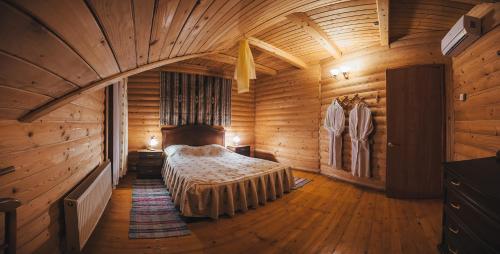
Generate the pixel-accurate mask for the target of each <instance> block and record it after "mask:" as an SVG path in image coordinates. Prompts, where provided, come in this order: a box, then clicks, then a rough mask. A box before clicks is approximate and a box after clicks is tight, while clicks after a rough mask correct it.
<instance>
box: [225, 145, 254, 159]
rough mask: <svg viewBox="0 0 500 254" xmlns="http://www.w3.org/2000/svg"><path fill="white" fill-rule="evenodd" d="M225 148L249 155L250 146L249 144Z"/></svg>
mask: <svg viewBox="0 0 500 254" xmlns="http://www.w3.org/2000/svg"><path fill="white" fill-rule="evenodd" d="M227 149H229V150H231V151H233V152H235V153H238V154H241V155H245V156H248V157H250V146H249V145H239V146H227Z"/></svg>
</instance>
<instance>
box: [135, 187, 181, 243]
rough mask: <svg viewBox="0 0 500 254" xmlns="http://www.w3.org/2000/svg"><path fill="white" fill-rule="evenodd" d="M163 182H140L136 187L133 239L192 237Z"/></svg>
mask: <svg viewBox="0 0 500 254" xmlns="http://www.w3.org/2000/svg"><path fill="white" fill-rule="evenodd" d="M189 234H191V231H189V229H188V228H187V225H186V223H185V222H184V221H183V220H182V219H181V217H180V216H179V211H178V210H177V209H176V208H175V206H174V204H173V203H172V200H171V198H170V195H169V193H168V191H167V188H166V187H165V185H164V184H163V182H162V180H161V179H137V180H135V181H134V183H133V185H132V209H131V211H130V224H129V231H128V236H129V238H130V239H139V238H163V237H172V236H183V235H189Z"/></svg>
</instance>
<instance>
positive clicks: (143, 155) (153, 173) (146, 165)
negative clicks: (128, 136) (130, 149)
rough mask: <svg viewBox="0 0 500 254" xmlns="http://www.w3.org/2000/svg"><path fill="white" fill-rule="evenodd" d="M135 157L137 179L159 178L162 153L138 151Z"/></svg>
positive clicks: (158, 151)
mask: <svg viewBox="0 0 500 254" xmlns="http://www.w3.org/2000/svg"><path fill="white" fill-rule="evenodd" d="M137 155H138V159H137V164H136V169H137V178H161V168H162V167H163V158H164V156H163V151H161V150H153V151H151V150H139V151H137Z"/></svg>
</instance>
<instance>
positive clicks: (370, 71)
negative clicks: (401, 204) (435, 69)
mask: <svg viewBox="0 0 500 254" xmlns="http://www.w3.org/2000/svg"><path fill="white" fill-rule="evenodd" d="M440 39H441V34H440V33H439V34H427V33H423V34H415V35H410V36H405V37H403V38H401V39H400V40H398V41H397V42H394V43H392V44H391V47H390V48H385V47H374V48H367V49H365V50H361V51H358V52H356V53H352V54H347V55H345V56H343V57H342V59H340V60H336V61H330V62H325V63H323V64H322V75H321V77H322V79H321V121H320V124H322V123H323V121H324V115H325V112H326V109H327V107H328V106H329V105H330V103H331V102H332V100H333V99H334V98H336V97H338V96H342V97H343V96H346V95H347V96H350V97H351V98H352V96H354V95H355V94H359V96H360V97H362V98H364V99H365V101H366V102H367V104H368V105H369V107H370V109H371V110H372V116H373V119H374V123H375V130H374V132H373V133H372V135H371V138H370V142H371V145H370V149H371V170H372V175H373V177H372V178H359V177H354V176H352V174H351V170H350V167H351V141H350V137H349V132H348V112H346V130H345V131H344V135H343V144H344V145H343V150H342V163H343V169H342V170H335V169H333V168H332V167H330V166H328V133H327V131H326V130H325V129H324V128H322V127H320V161H321V166H320V168H321V173H323V174H326V175H329V176H333V177H336V178H339V179H343V180H346V181H350V182H354V183H357V184H361V185H365V186H370V187H373V188H377V189H385V177H386V152H387V151H386V150H387V149H386V148H387V147H386V143H387V125H386V120H387V119H386V82H385V71H386V69H388V68H396V67H403V66H409V65H417V64H435V63H439V64H445V69H446V81H445V83H446V84H447V85H449V84H451V61H450V59H448V58H446V57H443V56H442V55H441V52H440V44H439V42H440ZM343 65H346V66H350V67H351V68H352V71H351V73H350V78H349V79H348V80H346V79H344V77H342V75H340V76H341V77H339V78H338V80H336V79H334V78H333V77H331V75H330V74H329V70H330V69H332V68H339V67H340V66H343ZM422 99H423V100H425V98H422ZM348 110H350V109H348Z"/></svg>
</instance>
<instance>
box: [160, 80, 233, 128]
mask: <svg viewBox="0 0 500 254" xmlns="http://www.w3.org/2000/svg"><path fill="white" fill-rule="evenodd" d="M231 85H232V80H230V79H224V78H220V77H212V76H204V75H198V74H187V73H178V72H161V73H160V124H162V125H189V124H207V125H221V126H226V127H228V126H231Z"/></svg>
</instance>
